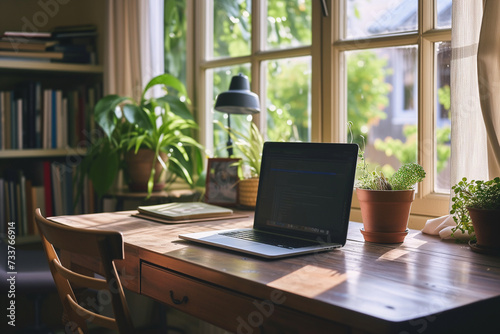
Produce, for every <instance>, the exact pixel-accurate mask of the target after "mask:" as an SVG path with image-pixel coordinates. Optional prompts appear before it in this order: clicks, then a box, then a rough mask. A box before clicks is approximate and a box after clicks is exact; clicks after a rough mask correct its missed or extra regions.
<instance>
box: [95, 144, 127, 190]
mask: <svg viewBox="0 0 500 334" xmlns="http://www.w3.org/2000/svg"><path fill="white" fill-rule="evenodd" d="M119 163H120V161H119V154H118V152H117V151H114V150H105V151H104V152H101V154H99V155H97V157H96V159H95V160H94V161H93V162H92V165H91V166H90V170H89V177H90V179H91V180H92V184H93V186H94V189H95V191H96V193H97V195H98V196H99V197H102V196H103V195H104V194H105V193H106V192H107V191H108V189H109V188H110V187H111V185H112V184H113V182H114V181H115V178H116V175H117V174H118V166H119Z"/></svg>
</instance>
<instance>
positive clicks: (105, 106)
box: [94, 95, 129, 137]
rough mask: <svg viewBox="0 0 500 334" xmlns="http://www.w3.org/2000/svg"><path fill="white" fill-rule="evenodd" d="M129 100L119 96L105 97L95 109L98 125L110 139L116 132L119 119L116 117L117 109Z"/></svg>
mask: <svg viewBox="0 0 500 334" xmlns="http://www.w3.org/2000/svg"><path fill="white" fill-rule="evenodd" d="M127 100H129V98H128V97H121V96H118V95H108V96H105V97H103V98H102V99H100V100H99V102H97V104H96V105H95V108H94V116H95V120H96V122H97V124H99V126H100V127H101V128H102V129H103V130H104V132H105V133H106V135H107V136H108V137H111V134H112V133H113V131H114V130H115V127H116V124H117V122H118V119H117V117H116V115H115V109H116V107H117V106H118V105H119V104H120V103H122V102H124V101H127Z"/></svg>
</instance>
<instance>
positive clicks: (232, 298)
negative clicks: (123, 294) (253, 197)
mask: <svg viewBox="0 0 500 334" xmlns="http://www.w3.org/2000/svg"><path fill="white" fill-rule="evenodd" d="M141 276H142V277H141V294H143V295H146V296H149V297H151V298H154V299H157V300H159V301H161V302H163V303H165V304H168V305H170V306H172V307H175V308H177V309H179V310H181V311H184V312H186V313H188V314H191V315H193V316H195V317H197V318H200V319H202V320H204V321H207V322H209V323H212V324H214V325H216V326H219V327H221V328H224V329H226V330H229V331H231V332H235V333H261V332H265V333H279V332H283V333H285V332H286V333H322V332H325V333H332V332H333V333H347V329H346V328H345V327H344V326H341V325H339V324H336V323H332V322H328V321H326V320H324V319H320V318H316V317H313V316H310V315H306V314H302V313H299V312H295V311H292V310H290V309H287V308H285V307H282V306H280V305H279V303H280V301H281V300H283V299H284V296H283V295H281V292H280V291H275V293H274V294H273V295H272V296H270V299H269V300H265V301H263V300H258V299H254V298H251V297H250V296H247V295H242V294H238V293H236V292H234V291H231V290H228V289H224V288H221V287H219V286H215V285H213V284H210V283H206V282H203V281H201V280H197V279H193V278H190V277H187V276H183V275H181V274H179V273H176V272H173V271H170V270H168V269H165V268H161V267H157V266H154V265H151V264H148V263H143V264H142V273H141ZM280 297H281V299H280ZM272 301H275V302H276V303H273V302H272Z"/></svg>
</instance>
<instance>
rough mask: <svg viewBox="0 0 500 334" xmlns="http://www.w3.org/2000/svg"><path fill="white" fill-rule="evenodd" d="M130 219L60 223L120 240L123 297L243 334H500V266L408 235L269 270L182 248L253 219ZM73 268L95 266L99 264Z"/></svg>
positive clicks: (269, 264)
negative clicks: (145, 299) (192, 238)
mask: <svg viewBox="0 0 500 334" xmlns="http://www.w3.org/2000/svg"><path fill="white" fill-rule="evenodd" d="M130 214H131V212H117V213H103V214H92V215H80V216H65V217H56V218H53V220H56V221H59V222H61V223H64V224H67V225H72V226H78V227H89V228H98V229H106V230H108V229H109V230H117V231H121V232H122V233H123V235H124V239H125V250H126V259H125V260H124V261H123V263H121V264H120V267H121V269H122V277H123V278H122V280H123V284H124V286H125V287H126V288H128V289H130V290H133V291H135V292H138V293H141V294H143V295H146V296H150V297H151V298H154V299H157V300H159V301H161V302H164V303H165V304H168V305H170V306H173V307H175V308H178V309H179V310H182V311H185V312H186V313H189V314H191V315H194V316H196V317H198V318H200V319H203V320H205V321H208V322H210V323H213V324H214V325H217V326H220V327H222V328H224V329H227V330H229V331H233V332H237V333H258V332H261V331H260V330H262V331H264V330H265V332H266V333H267V332H285V333H293V332H300V333H320V332H326V333H353V332H354V333H365V332H367V333H448V332H449V333H462V332H469V333H480V332H481V333H491V332H492V330H493V328H494V329H495V331H493V332H496V333H499V332H500V331H496V329H500V320H499V317H498V316H500V258H498V257H493V256H489V255H483V254H477V253H474V252H472V251H471V250H470V249H469V247H468V246H467V245H463V244H462V245H460V244H455V243H454V242H453V241H451V242H445V241H441V240H440V239H439V238H437V237H432V236H428V235H423V234H421V233H420V232H419V231H410V233H409V235H408V236H407V237H406V240H405V242H404V243H403V244H396V245H382V244H372V243H366V242H364V240H363V238H362V235H361V233H360V231H359V229H360V227H361V225H360V224H359V223H353V222H352V223H350V229H349V236H348V241H347V244H346V246H345V247H344V248H342V249H339V250H335V251H331V252H326V253H318V254H314V255H307V256H299V257H294V258H288V259H283V260H274V261H266V260H261V259H257V258H254V257H248V256H245V255H241V254H239V253H233V252H229V251H220V250H217V249H214V248H210V247H208V246H201V245H194V244H192V243H188V242H186V241H181V240H180V239H178V237H177V235H178V234H179V233H186V232H195V231H203V230H211V229H227V228H233V227H247V226H251V222H252V218H251V217H249V218H243V219H236V220H222V221H217V222H214V221H212V222H203V223H196V224H182V225H165V224H159V223H154V222H150V221H147V220H141V219H138V218H133V217H131V216H130ZM65 260H66V261H72V262H73V263H75V264H80V265H85V266H90V267H92V266H97V265H98V264H97V263H95V261H92V260H89V259H86V260H85V259H81V258H80V259H79V258H75V257H66V258H65Z"/></svg>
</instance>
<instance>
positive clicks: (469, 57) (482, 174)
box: [422, 0, 500, 239]
mask: <svg viewBox="0 0 500 334" xmlns="http://www.w3.org/2000/svg"><path fill="white" fill-rule="evenodd" d="M487 1H491V0H487ZM493 2H499V3H500V1H498V0H493ZM493 15H498V14H493ZM485 17H486V16H485ZM497 17H498V16H497ZM482 19H483V0H453V11H452V35H451V48H452V58H451V85H450V88H451V180H450V181H451V184H452V185H454V184H456V183H457V182H458V181H460V180H461V179H462V178H463V177H467V179H469V180H473V179H474V180H487V179H489V168H488V160H489V159H488V158H489V157H488V140H487V132H486V127H485V120H484V119H483V114H482V110H481V101H480V94H479V84H478V83H479V82H480V81H481V80H482V79H481V75H479V77H478V45H479V36H480V31H481V22H482ZM493 20H496V17H493ZM493 22H495V21H493ZM493 24H494V25H496V22H495V23H493ZM491 32H492V33H493V34H494V35H492V37H491V38H492V39H495V40H496V42H497V43H498V41H497V39H498V36H499V35H498V33H497V32H496V30H495V31H493V30H492V31H491ZM483 33H486V32H485V30H483ZM498 49H500V47H499V48H498ZM488 51H490V50H488ZM498 59H499V58H498V55H497V56H496V60H497V62H498ZM485 70H486V71H492V70H493V69H491V68H488V69H486V67H485V68H482V69H481V70H480V72H484V71H485ZM499 74H500V73H498V72H497V75H499ZM482 81H483V83H482V85H483V86H482V93H481V96H482V100H483V105H484V100H485V98H484V95H485V94H484V93H483V91H484V89H488V88H485V86H484V84H485V80H482ZM487 81H489V80H486V82H487ZM497 112H498V110H497ZM499 156H500V154H499ZM452 195H453V193H452ZM450 204H451V203H450ZM455 226H456V224H455V222H454V220H453V218H452V217H451V216H450V215H446V216H443V217H439V218H436V219H430V220H428V221H427V223H426V225H425V226H424V228H423V230H422V232H424V233H428V234H436V235H439V236H441V238H444V239H447V238H451V233H452V232H451V230H452V228H453V227H455ZM455 236H456V237H459V238H460V237H461V235H460V233H459V231H457V232H456V233H455ZM462 237H463V238H465V239H468V236H466V235H465V236H462Z"/></svg>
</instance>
